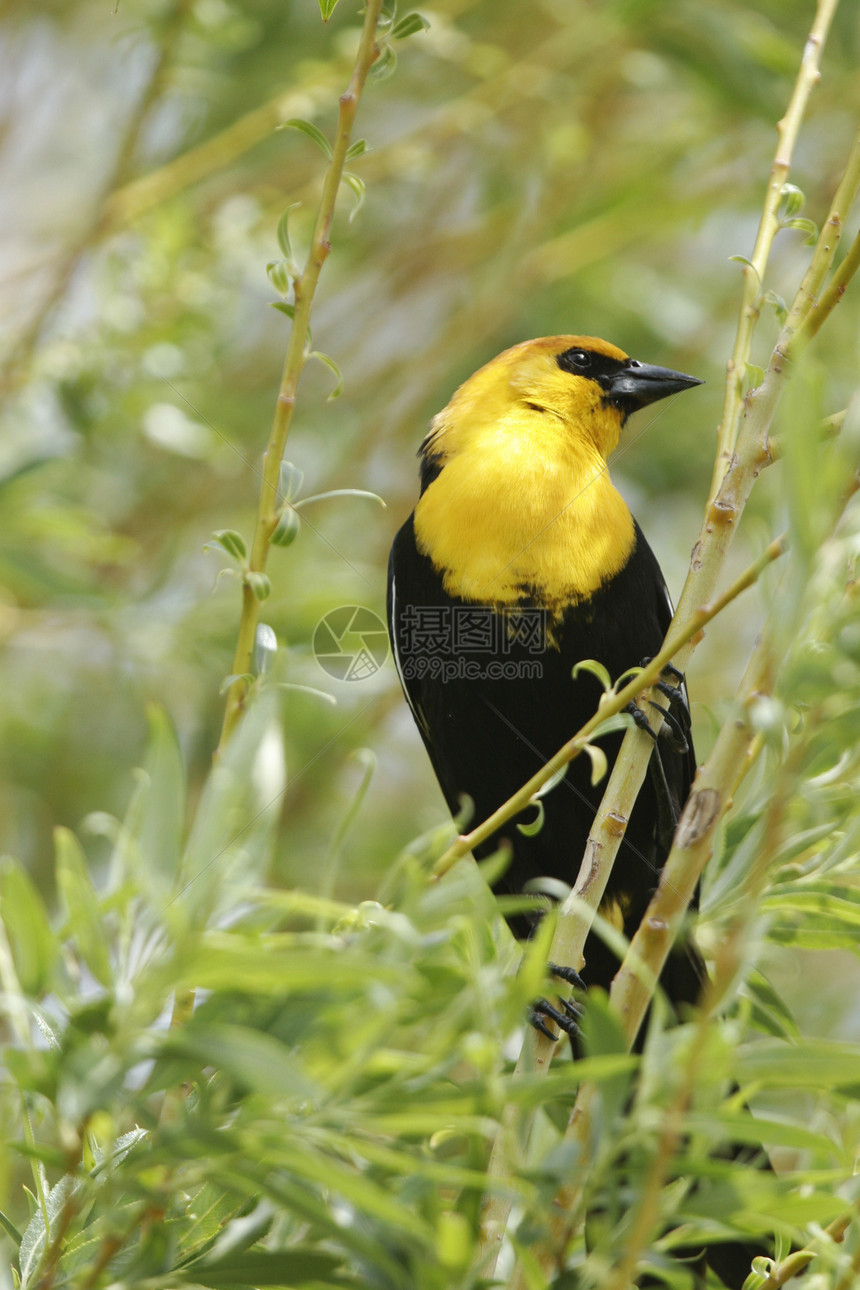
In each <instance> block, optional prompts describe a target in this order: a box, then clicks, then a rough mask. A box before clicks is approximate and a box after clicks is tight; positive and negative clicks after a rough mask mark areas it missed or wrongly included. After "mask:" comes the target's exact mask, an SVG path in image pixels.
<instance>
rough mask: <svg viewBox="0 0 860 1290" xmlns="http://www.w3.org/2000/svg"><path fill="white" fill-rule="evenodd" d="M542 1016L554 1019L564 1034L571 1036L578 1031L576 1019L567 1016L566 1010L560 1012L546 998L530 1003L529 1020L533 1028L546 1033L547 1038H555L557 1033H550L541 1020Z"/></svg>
mask: <svg viewBox="0 0 860 1290" xmlns="http://www.w3.org/2000/svg"><path fill="white" fill-rule="evenodd" d="M544 1017H549V1019H550V1020H551V1021H554V1022H555V1024H556V1025H557V1026H558V1028H559V1030H561V1031H563V1032H564V1034H566V1035H570V1036H573V1035H577V1034H578V1033H579V1026H578V1025H577V1024H576V1019H575V1018H574V1017H572V1016H569V1015H568V1013H567V1011H564V1012H562V1011H561V1009H559V1008H556V1007H555V1006H554V1005H553V1004H551V1003H550V1002H549V1001H548V1000H547V999H537V1000H536V1001H535V1002H534V1003H533V1004H532V1009H531V1016H530V1018H529V1020H530V1021H531V1023H532V1025H533V1026H534V1028H535V1030H539V1031H540V1033H541V1034H542V1035H546V1037H547V1039H553V1040H555V1039H557V1038H558V1035H554V1034H553V1033H552V1031H551V1030H550V1029H549V1027H548V1026H547V1024H546V1023H545V1021H544V1020H543V1018H544Z"/></svg>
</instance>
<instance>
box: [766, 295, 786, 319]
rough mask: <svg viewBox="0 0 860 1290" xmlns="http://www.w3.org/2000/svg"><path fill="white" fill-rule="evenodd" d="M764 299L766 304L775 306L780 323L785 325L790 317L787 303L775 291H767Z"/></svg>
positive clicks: (774, 309)
mask: <svg viewBox="0 0 860 1290" xmlns="http://www.w3.org/2000/svg"><path fill="white" fill-rule="evenodd" d="M764 299H765V303H766V304H769V305H772V306H773V311H774V313H775V314H776V316H777V319H778V320H779V322H781V323H784V322H785V320H786V318H787V317H788V305H787V304H786V303H785V301H784V300H783V298H782V296H780V295H777V293H776V292H775V291H767V292H765V297H764Z"/></svg>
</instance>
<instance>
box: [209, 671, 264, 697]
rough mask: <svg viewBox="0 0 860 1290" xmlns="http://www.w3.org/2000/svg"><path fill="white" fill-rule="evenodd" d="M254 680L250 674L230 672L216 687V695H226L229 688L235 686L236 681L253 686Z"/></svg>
mask: <svg viewBox="0 0 860 1290" xmlns="http://www.w3.org/2000/svg"><path fill="white" fill-rule="evenodd" d="M255 680H256V677H255V676H254V675H253V673H251V672H232V673H231V674H230V676H225V677H224V680H223V681H222V682H221V684H220V686H219V687H218V693H219V694H222V695H223V694H226V693H227V691H228V690H229V689H230V686H231V685H235V683H236V682H237V681H244V682H245V684H246V685H253V683H254V681H255Z"/></svg>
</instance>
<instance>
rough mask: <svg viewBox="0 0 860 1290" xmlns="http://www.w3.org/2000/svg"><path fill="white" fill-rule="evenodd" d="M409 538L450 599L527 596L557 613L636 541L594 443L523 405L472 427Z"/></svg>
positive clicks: (614, 566) (616, 565) (509, 601)
mask: <svg viewBox="0 0 860 1290" xmlns="http://www.w3.org/2000/svg"><path fill="white" fill-rule="evenodd" d="M443 433H444V427H443ZM415 534H416V539H417V542H418V547H419V550H420V551H421V552H422V553H423V554H426V555H428V556H429V557H430V559H431V560H432V561H433V564H434V566H435V568H436V569H437V570H438V571H439V572H440V573H441V574H442V577H443V584H444V587H445V590H446V592H447V593H448V594H449V595H451V596H457V597H460V598H461V599H463V600H468V601H472V602H474V603H479V604H493V605H496V606H498V607H499V608H502V607H505V606H510V605H513V604H515V603H517V602H519V601H522V600H523V599H531V600H533V601H534V602H535V603H537V604H538V605H540V606H542V607H543V608H546V609H548V610H549V611H550V613H551V614H553V615H556V616H557V615H559V614H560V613H562V612H563V610H564V609H565V608H566V607H567V606H568V605H570V604H572V603H575V602H577V601H582V600H587V599H588V598H589V597H590V596H592V595H593V594H594V592H595V591H596V590H597V589H598V587H600V586H601V584H602V583H604V582H606V581H608V580H609V579H610V578H611V577H612V576H613V575H614V574H616V573H618V572H619V571H620V570H621V569H622V568H623V567H624V565H625V564H626V562H627V560H628V559H629V556H630V553H631V552H632V550H633V546H634V542H635V537H634V528H633V519H632V517H631V515H630V512H629V510H628V509H627V505H626V503H625V502H624V500H623V498H622V497H621V495H620V493H618V491H617V490H616V489H615V488H614V487H613V485H612V483H611V481H610V479H609V472H608V469H607V466H606V462H605V460H604V459H603V456H602V455H601V453H600V451H599V450H598V448H597V447H596V446H595V444H594V442H593V441H592V439H591V438H589V437H588V436H585V435H572V434H571V432H570V426H569V425H568V424H565V422H564V420H563V419H562V418H560V417H557V416H555V415H553V414H552V413H548V412H546V411H534V410H530V409H528V408H524V407H522V406H521V405H516V406H512V407H509V408H507V409H506V410H505V411H504V413H503V414H502V416H501V418H500V419H497V420H494V421H492V423H491V424H487V425H485V426H484V427H481V428H476V427H474V426H473V427H472V430H471V432H470V434H469V439H468V444H467V445H465V446H463V447H462V448H461V449H460V450H459V451H458V452H457V453H456V454H454V455H452V456H451V457H450V459H449V460H447V461H446V462H445V464H444V469H443V470H442V472H441V474H440V475H439V476H438V478H437V479H435V480H434V481H433V483H432V484H430V485H429V487H428V488H427V489H426V490H425V492H424V494H423V496H422V497H421V499H420V500H419V502H418V505H417V507H416V509H415Z"/></svg>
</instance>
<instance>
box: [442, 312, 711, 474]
mask: <svg viewBox="0 0 860 1290" xmlns="http://www.w3.org/2000/svg"><path fill="white" fill-rule="evenodd" d="M699 384H700V382H699V381H698V380H697V378H696V377H694V376H685V375H684V374H683V373H681V372H673V371H670V370H669V369H668V368H664V367H654V366H652V365H651V364H647V363H640V362H639V361H638V360H637V359H632V358H630V357H629V356H628V355H627V354H625V353H624V351H623V350H622V349H619V348H618V347H617V346H616V345H610V344H609V342H608V341H605V340H600V339H599V338H598V337H596V336H545V337H543V338H542V339H539V340H527V341H523V342H522V343H521V344H519V345H514V346H513V347H512V348H511V349H506V350H504V352H503V353H501V354H499V355H498V357H496V358H494V359H493V360H492V361H491V362H489V363H487V364H486V365H485V366H484V367H482V368H480V369H479V370H478V371H477V372H475V374H474V376H470V377H469V379H468V381H465V382H464V384H463V385H461V386H460V388H459V389H458V390H457V391H456V393H455V394H454V397H453V398H452V399H451V402H450V403H449V404H448V406H447V407H446V408H445V409H444V410H443V411H442V412H440V413H439V415H438V416H437V417H436V418H435V419H434V421H433V424H432V427H431V429H430V433H429V434H428V435H427V438H426V439H425V440H424V443H423V444H422V445H421V455H422V457H424V458H429V459H436V460H437V461H438V462H439V463H440V464H441V462H443V461H446V460H448V459H450V458H451V457H453V456H456V455H457V453H459V452H461V451H464V450H468V448H469V445H470V443H471V442H472V441H473V439H474V438H475V436H482V433H483V430H484V428H485V427H487V426H491V427H493V429H494V431H498V432H499V433H500V434H501V436H502V437H503V438H504V437H507V436H506V435H505V428H506V425H507V423H508V421H509V420H510V418H511V416H512V415H514V417H515V418H516V414H517V413H518V412H531V413H537V414H539V415H542V416H545V417H548V418H553V419H555V420H556V421H557V422H558V423H560V425H561V426H564V427H565V428H566V429H567V431H568V434H569V435H570V436H571V438H572V439H574V440H577V441H579V442H580V443H581V444H582V446H583V448H584V449H585V450H586V451H589V450H596V451H597V452H598V453H599V454H600V456H601V457H602V458H603V460H604V461H605V460H606V459H607V458H608V457H609V455H610V454H611V453H612V452H613V451H614V449H615V448H616V447H617V445H618V437H619V435H620V433H621V428H622V426H623V425H624V422H625V421H626V420H627V417H628V416H629V415H630V413H631V412H634V411H635V410H636V409H637V408H640V407H644V406H645V404H647V403H652V402H654V401H656V400H657V399H662V398H665V397H666V396H667V395H669V394H675V393H677V392H678V391H680V390H684V389H687V387H688V386H691V385H699ZM516 419H518V418H516Z"/></svg>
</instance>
